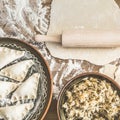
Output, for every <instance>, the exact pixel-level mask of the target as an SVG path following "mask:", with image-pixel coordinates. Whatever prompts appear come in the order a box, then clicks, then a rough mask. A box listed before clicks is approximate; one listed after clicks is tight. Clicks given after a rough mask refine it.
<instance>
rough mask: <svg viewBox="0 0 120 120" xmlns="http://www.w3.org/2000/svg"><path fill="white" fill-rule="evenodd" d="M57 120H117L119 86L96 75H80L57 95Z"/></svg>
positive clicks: (119, 108) (118, 113)
mask: <svg viewBox="0 0 120 120" xmlns="http://www.w3.org/2000/svg"><path fill="white" fill-rule="evenodd" d="M57 113H58V118H59V120H120V86H119V84H118V83H116V82H115V81H114V80H113V79H111V78H110V77H108V76H106V75H103V74H100V73H94V72H92V73H83V74H80V75H79V76H77V77H75V78H73V79H72V80H70V81H69V82H68V83H67V84H66V85H65V86H64V87H63V89H62V91H61V92H60V95H59V98H58V103H57Z"/></svg>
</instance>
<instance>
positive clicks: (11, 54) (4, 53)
mask: <svg viewBox="0 0 120 120" xmlns="http://www.w3.org/2000/svg"><path fill="white" fill-rule="evenodd" d="M24 54H25V51H19V50H14V49H10V48H7V47H0V68H2V67H4V66H5V65H7V64H8V63H10V62H12V61H13V60H16V59H18V58H20V57H22V56H24Z"/></svg>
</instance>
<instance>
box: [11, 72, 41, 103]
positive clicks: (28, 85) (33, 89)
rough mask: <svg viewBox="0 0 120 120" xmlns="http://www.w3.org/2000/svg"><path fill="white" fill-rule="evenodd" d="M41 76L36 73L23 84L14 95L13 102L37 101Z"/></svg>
mask: <svg viewBox="0 0 120 120" xmlns="http://www.w3.org/2000/svg"><path fill="white" fill-rule="evenodd" d="M39 78H40V74H39V73H34V74H33V75H32V76H30V77H29V78H28V79H27V80H26V81H25V82H23V83H22V84H21V85H20V86H19V87H18V88H17V90H16V91H15V92H14V93H13V95H12V98H11V101H12V102H15V101H16V100H25V99H36V97H37V89H38V83H39Z"/></svg>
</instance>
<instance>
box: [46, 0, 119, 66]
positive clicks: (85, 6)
mask: <svg viewBox="0 0 120 120" xmlns="http://www.w3.org/2000/svg"><path fill="white" fill-rule="evenodd" d="M51 8H52V9H51V19H50V27H49V30H48V34H61V33H62V31H65V30H73V29H120V9H119V7H118V5H117V4H116V3H115V1H114V0H60V1H59V0H53V2H52V7H51ZM103 44H104V43H103ZM47 47H48V49H49V50H50V52H51V54H52V55H53V56H54V57H57V58H62V59H82V60H87V61H89V62H91V63H94V64H96V65H105V64H108V63H109V62H111V61H113V60H116V59H117V58H119V57H120V54H119V53H120V48H111V49H98V48H97V49H92V48H91V49H90V48H86V49H83V48H63V47H62V46H61V45H60V44H55V43H49V42H48V43H47Z"/></svg>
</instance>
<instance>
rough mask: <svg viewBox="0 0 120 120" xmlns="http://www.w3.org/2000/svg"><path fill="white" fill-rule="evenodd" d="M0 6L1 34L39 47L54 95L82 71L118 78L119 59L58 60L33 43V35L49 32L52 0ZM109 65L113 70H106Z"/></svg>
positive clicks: (6, 1) (0, 2)
mask: <svg viewBox="0 0 120 120" xmlns="http://www.w3.org/2000/svg"><path fill="white" fill-rule="evenodd" d="M102 1H103V0H102ZM59 2H60V1H59ZM0 8H1V9H0V37H15V38H18V39H21V40H25V41H27V42H29V43H30V44H32V45H33V46H35V47H37V48H38V50H39V51H40V52H41V53H42V55H43V56H44V57H45V59H46V60H47V61H48V63H49V66H50V70H51V73H52V76H53V84H54V87H53V93H54V97H56V98H57V96H58V94H59V91H60V90H61V88H62V87H63V86H64V84H65V83H66V82H67V81H69V80H70V79H71V78H73V77H75V76H76V75H78V74H80V73H83V72H92V71H95V72H102V73H105V74H107V75H109V76H111V77H113V78H115V79H116V80H117V81H119V80H120V79H119V75H120V60H119V58H118V59H115V60H114V61H113V62H110V63H108V64H107V65H95V64H92V63H90V62H88V61H86V60H84V59H83V60H75V59H73V60H72V59H66V60H64V59H58V58H55V57H53V56H51V54H50V52H49V51H48V49H47V48H46V45H45V44H44V43H37V42H34V40H33V39H34V35H35V34H46V33H47V31H48V27H49V22H50V20H49V19H50V8H51V0H0ZM66 8H67V7H66ZM109 68H112V70H111V71H109V72H107V71H108V69H109ZM119 82H120V81H119Z"/></svg>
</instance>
